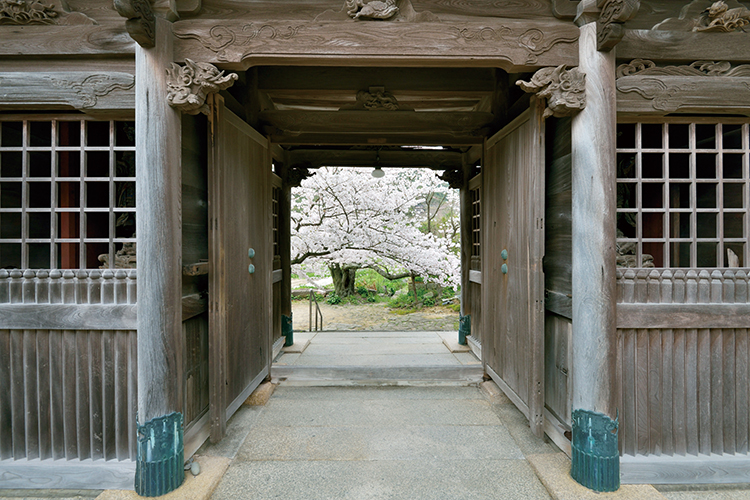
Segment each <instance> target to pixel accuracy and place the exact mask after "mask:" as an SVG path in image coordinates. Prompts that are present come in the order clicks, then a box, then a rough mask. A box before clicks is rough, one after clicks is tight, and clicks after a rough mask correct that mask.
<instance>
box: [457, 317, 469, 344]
mask: <svg viewBox="0 0 750 500" xmlns="http://www.w3.org/2000/svg"><path fill="white" fill-rule="evenodd" d="M469 335H471V314H467V315H466V316H461V318H459V320H458V343H459V344H460V345H466V337H468V336H469Z"/></svg>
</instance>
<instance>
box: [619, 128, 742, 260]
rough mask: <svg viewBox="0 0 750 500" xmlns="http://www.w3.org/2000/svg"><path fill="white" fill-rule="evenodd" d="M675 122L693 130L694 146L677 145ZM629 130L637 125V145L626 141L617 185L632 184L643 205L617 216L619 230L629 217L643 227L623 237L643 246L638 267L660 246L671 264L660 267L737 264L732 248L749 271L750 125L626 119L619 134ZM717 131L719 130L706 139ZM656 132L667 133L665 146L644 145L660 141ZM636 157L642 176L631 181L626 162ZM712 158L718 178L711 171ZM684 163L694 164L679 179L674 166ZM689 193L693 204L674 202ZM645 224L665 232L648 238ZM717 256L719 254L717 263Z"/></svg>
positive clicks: (663, 135) (690, 138)
mask: <svg viewBox="0 0 750 500" xmlns="http://www.w3.org/2000/svg"><path fill="white" fill-rule="evenodd" d="M675 125H678V126H681V127H682V131H683V132H687V139H688V143H687V144H680V145H679V146H677V145H675V142H676V141H670V131H673V132H674V131H675V130H676V128H675V127H673V126H675ZM628 126H630V127H634V144H629V145H627V146H624V145H622V144H621V140H620V138H619V137H618V147H617V162H618V178H617V182H618V193H620V192H621V191H620V190H621V187H622V186H623V185H628V186H629V189H630V192H632V191H634V194H635V196H634V198H635V203H634V206H632V207H622V206H619V205H618V209H617V214H618V228H621V227H623V226H622V219H623V217H629V218H630V219H631V220H633V219H634V220H635V230H634V234H632V235H630V236H628V235H624V236H625V237H618V240H617V241H618V244H620V245H622V244H623V243H635V244H636V248H637V251H636V262H639V263H640V262H643V261H642V258H643V255H644V254H649V253H650V251H651V250H654V249H656V250H659V249H660V250H661V252H662V255H663V259H662V260H661V261H657V262H655V264H656V267H674V268H676V267H683V268H687V267H690V268H697V267H707V268H713V267H729V266H728V257H727V251H726V249H727V248H732V250H733V251H734V252H735V253H736V254H737V255H738V257H739V261H740V262H739V265H740V267H744V266H747V262H748V252H749V250H748V244H747V240H748V235H749V234H750V231H749V230H748V228H749V225H748V224H749V223H748V213H747V212H748V207H749V205H750V203H749V202H748V196H749V194H748V193H749V191H750V182H749V177H748V175H749V174H748V169H749V165H750V128H749V127H750V125H749V124H748V122H747V121H746V120H733V119H713V120H711V119H708V120H707V119H695V118H693V119H692V120H690V119H687V120H686V119H675V120H667V121H662V122H659V123H648V122H635V123H632V122H630V123H628V122H623V123H621V124H620V125H618V136H619V135H620V132H622V131H623V127H628ZM711 127H713V131H714V133H713V134H706V132H709V131H710V130H711ZM631 130H633V129H631ZM737 133H739V134H740V137H741V141H740V142H737V140H736V134H737ZM655 134H661V141H660V145H653V144H652V145H651V146H653V147H644V140H645V142H646V143H647V145H649V144H648V143H651V142H654V143H658V142H659V140H658V138H657V139H654V137H655ZM725 134H727V135H725ZM730 134H731V135H734V136H735V139H733V140H732V141H731V143H732V144H731V145H730V144H726V145H725V139H726V137H728V136H729V135H730ZM680 135H684V134H683V133H681V134H680ZM711 135H713V142H712V141H711V140H701V137H704V136H705V137H709V136H711ZM726 142H729V141H726ZM631 158H632V160H634V162H633V166H634V171H633V172H632V175H627V176H623V175H622V174H623V171H622V170H623V168H622V165H623V164H624V163H628V162H629V161H630V159H631ZM712 158H713V162H714V163H713V168H714V172H715V173H713V175H712V173H711V172H710V169H711V167H710V165H711V159H712ZM659 159H661V171H659ZM654 160H656V161H654ZM686 160H687V161H686ZM678 163H679V164H681V165H684V167H686V169H683V172H681V173H679V174H678V173H677V172H676V168H670V167H675V166H676V165H677V164H678ZM654 165H656V168H654ZM701 170H709V172H708V173H706V172H701ZM683 190H684V191H685V192H684V194H683V196H687V198H688V200H689V203H688V204H687V206H681V204H680V203H677V202H676V201H677V200H673V198H672V197H673V196H678V195H679V194H680V192H681V191H683ZM726 193H731V196H726V197H725V194H726ZM738 193H739V197H737V194H738ZM706 198H708V199H709V201H711V199H713V203H712V204H711V203H708V202H706V200H705V199H706ZM701 199H703V201H700V200H701ZM737 200H739V203H738V202H737ZM618 202H619V200H618ZM709 205H710V206H709ZM684 217H687V222H686V224H685V226H686V227H680V221H681V220H684V219H682V218H684ZM645 219H648V220H649V221H650V222H651V225H654V224H655V225H656V226H657V228H658V225H659V224H661V234H660V235H658V236H657V235H655V234H652V233H649V234H644V220H645ZM738 220H740V222H739V224H738V223H737V221H738ZM730 226H731V227H730ZM714 227H715V230H714V229H713V228H714ZM686 230H687V233H686ZM709 233H713V234H709ZM688 249H689V250H688ZM686 250H688V251H686ZM685 254H689V255H687V256H686V255H685ZM701 254H703V255H701ZM711 255H714V256H715V258H714V261H713V262H711V258H710V256H711ZM685 257H687V258H685ZM639 267H640V266H639Z"/></svg>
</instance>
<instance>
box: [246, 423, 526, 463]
mask: <svg viewBox="0 0 750 500" xmlns="http://www.w3.org/2000/svg"><path fill="white" fill-rule="evenodd" d="M425 458H431V459H441V460H501V459H523V454H522V453H521V451H520V450H519V449H518V447H517V446H516V445H515V443H514V442H513V438H512V437H511V436H510V434H509V433H508V430H507V429H505V428H504V427H502V426H501V425H495V426H469V427H462V426H428V427H420V426H414V425H405V426H400V427H390V428H388V427H381V426H378V427H323V428H320V427H269V426H263V427H256V428H255V429H253V430H252V431H251V432H250V434H249V435H248V437H247V440H246V442H245V445H244V446H243V447H242V450H241V452H240V453H239V454H238V455H237V459H238V460H241V461H249V460H287V461H288V460H421V459H425Z"/></svg>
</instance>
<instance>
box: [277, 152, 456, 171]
mask: <svg viewBox="0 0 750 500" xmlns="http://www.w3.org/2000/svg"><path fill="white" fill-rule="evenodd" d="M285 160H286V163H287V164H288V165H290V166H291V167H305V168H320V167H323V166H346V167H372V166H374V165H376V164H378V165H380V166H381V167H387V168H402V167H426V168H430V169H433V170H456V169H460V168H461V166H462V153H461V152H460V151H438V150H435V151H429V150H413V149H401V150H399V149H396V150H394V149H382V148H375V147H373V148H371V149H336V148H314V149H313V148H300V149H292V150H289V151H287V152H286V157H285Z"/></svg>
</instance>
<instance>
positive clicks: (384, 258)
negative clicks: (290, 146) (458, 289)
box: [292, 167, 460, 296]
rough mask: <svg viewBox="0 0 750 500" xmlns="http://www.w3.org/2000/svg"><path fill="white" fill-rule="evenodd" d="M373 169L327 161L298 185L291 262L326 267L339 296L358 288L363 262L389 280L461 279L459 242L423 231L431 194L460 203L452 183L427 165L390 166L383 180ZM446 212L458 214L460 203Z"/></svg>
mask: <svg viewBox="0 0 750 500" xmlns="http://www.w3.org/2000/svg"><path fill="white" fill-rule="evenodd" d="M370 172H371V170H370V169H362V168H342V167H325V168H321V169H319V170H317V171H316V173H315V175H313V176H312V177H310V178H308V179H305V180H304V181H303V182H302V184H301V186H300V187H299V188H296V189H294V190H293V192H292V205H293V209H292V264H293V265H295V264H302V263H303V262H304V263H305V264H310V263H313V264H317V265H326V266H327V267H328V269H329V271H330V272H331V277H332V278H333V281H334V288H335V290H336V293H337V294H338V295H339V296H347V295H350V294H351V293H353V291H354V280H355V277H356V272H357V270H358V269H363V268H370V269H373V270H375V271H376V272H378V273H380V274H381V275H382V276H384V277H386V278H388V279H399V278H404V277H411V278H412V282H413V281H414V278H415V277H417V276H421V277H422V278H423V279H425V280H426V281H432V282H436V283H438V284H440V285H443V286H454V285H458V284H459V280H460V261H459V259H458V257H457V255H456V247H455V243H454V242H453V241H452V239H451V238H450V237H447V238H446V237H441V236H438V235H436V234H434V233H435V232H438V233H439V231H434V232H428V233H425V232H423V231H421V230H420V227H421V226H423V225H424V223H425V214H427V215H428V216H429V217H431V219H428V220H434V219H435V212H436V207H435V206H434V204H433V205H432V206H431V205H430V204H429V202H430V200H431V199H432V200H440V202H441V204H443V205H445V206H448V205H450V204H452V203H457V197H456V196H455V195H454V193H451V191H452V190H451V189H450V188H449V187H448V185H447V183H445V182H443V181H441V180H440V179H439V178H438V177H437V175H435V173H434V172H432V171H429V170H426V169H392V170H388V171H386V175H385V177H382V178H380V179H376V178H373V177H372V176H371V175H370ZM447 213H453V214H456V215H455V216H456V217H457V213H458V209H457V208H455V209H454V210H452V211H451V210H448V211H447Z"/></svg>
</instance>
